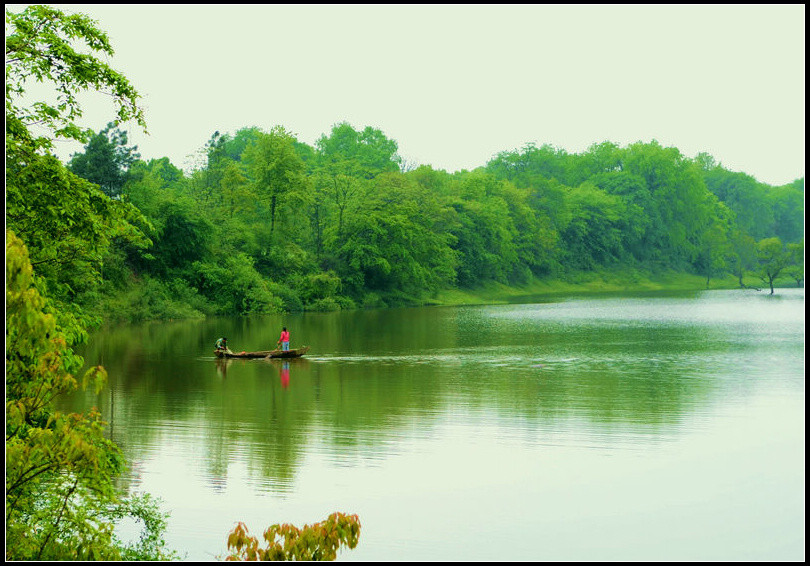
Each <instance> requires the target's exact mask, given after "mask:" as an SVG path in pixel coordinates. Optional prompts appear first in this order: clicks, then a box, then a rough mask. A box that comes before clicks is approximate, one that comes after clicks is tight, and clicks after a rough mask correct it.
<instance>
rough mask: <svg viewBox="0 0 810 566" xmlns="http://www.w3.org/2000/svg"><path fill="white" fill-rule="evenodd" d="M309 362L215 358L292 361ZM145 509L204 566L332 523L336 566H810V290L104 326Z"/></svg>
mask: <svg viewBox="0 0 810 566" xmlns="http://www.w3.org/2000/svg"><path fill="white" fill-rule="evenodd" d="M282 325H286V326H287V327H288V328H290V330H291V332H292V347H298V346H301V345H304V344H306V345H309V346H311V350H310V352H309V354H308V355H307V356H306V357H305V358H303V359H300V360H292V361H289V362H287V363H284V362H282V361H279V360H232V361H230V362H227V363H223V362H222V361H221V360H217V359H215V358H214V357H213V355H212V350H213V344H214V341H215V340H216V339H217V338H218V337H220V336H223V335H225V336H227V337H228V342H229V344H230V345H231V348H232V349H234V350H235V351H241V350H261V349H269V348H271V347H273V346H274V344H275V342H276V340H277V339H278V334H279V331H280V330H281V326H282ZM83 354H84V355H85V358H86V361H87V362H88V363H93V364H96V363H101V364H103V365H104V366H105V367H106V368H107V370H108V372H109V375H110V386H109V387H108V388H107V390H105V391H104V392H102V394H101V395H99V396H97V397H96V396H94V395H91V394H81V395H77V396H76V397H75V398H74V399H72V400H70V403H69V405H70V407H68V408H73V409H82V408H84V407H88V406H91V405H97V406H98V407H99V408H100V409H101V411H102V413H103V414H104V415H105V418H106V419H107V420H108V421H109V422H110V434H111V436H112V438H113V439H114V440H115V441H116V442H117V443H118V444H119V445H120V446H121V447H122V449H123V451H124V453H125V455H126V457H127V459H128V461H129V462H130V465H131V469H130V470H129V472H128V473H127V475H126V477H125V478H123V480H122V486H123V487H125V488H126V489H128V490H133V491H146V492H149V493H151V494H153V495H155V496H158V497H160V498H161V499H162V501H163V508H164V509H166V510H168V511H170V512H171V517H170V519H169V528H168V532H167V540H168V543H169V546H170V547H172V548H174V549H176V550H178V551H180V552H181V553H183V554H184V555H185V557H186V559H187V560H193V561H201V560H202V561H206V560H215V559H216V558H217V557H222V556H224V555H225V553H226V546H225V543H226V538H227V534H228V532H229V531H230V530H231V529H232V528H233V527H234V525H235V523H236V522H237V521H242V522H245V523H246V524H247V525H248V527H249V528H250V530H251V533H252V534H255V535H257V536H260V535H261V533H262V532H263V530H264V529H265V528H266V527H267V526H269V525H271V524H274V523H281V522H290V523H294V524H296V525H299V526H301V525H303V524H307V523H313V522H316V521H320V520H323V519H325V518H326V517H327V516H328V515H329V514H330V513H332V512H333V511H343V512H347V513H357V514H358V515H359V516H360V520H361V522H362V531H361V536H360V543H359V545H358V547H357V548H356V549H355V550H346V551H343V552H342V553H341V554H340V555H339V557H338V560H341V561H374V560H403V561H404V560H448V561H450V560H452V561H456V560H458V561H462V560H804V542H805V539H804V531H805V504H804V500H805V488H804V485H805V482H804V477H805V475H804V472H805V464H804V462H805V450H804V440H805V435H804V425H805V418H804V414H805V408H804V406H805V405H804V291H803V290H798V289H783V290H777V294H776V295H775V296H769V295H767V294H764V293H757V292H754V291H707V292H700V293H691V294H675V295H672V294H669V295H662V294H647V295H638V294H636V295H618V294H617V295H612V296H600V297H598V298H594V297H589V298H575V297H572V298H567V299H556V300H555V301H554V302H539V301H538V302H534V303H531V304H515V305H501V306H479V307H452V308H450V307H431V308H418V309H395V310H385V311H358V312H343V313H325V314H323V313H317V314H316V313H305V314H294V315H286V316H283V317H281V316H261V317H260V316H254V317H248V318H220V319H214V320H206V321H196V322H178V323H162V324H144V325H135V326H127V327H123V328H108V329H105V330H104V331H102V332H99V333H97V334H96V335H95V336H93V337H92V339H91V344H90V345H89V346H88V347H87V348H86V349H85V351H83Z"/></svg>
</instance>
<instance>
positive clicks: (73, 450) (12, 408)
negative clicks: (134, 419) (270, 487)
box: [5, 6, 173, 561]
mask: <svg viewBox="0 0 810 566" xmlns="http://www.w3.org/2000/svg"><path fill="white" fill-rule="evenodd" d="M75 43H80V44H83V45H81V46H79V47H78V48H77V47H76V46H75V45H74V44H75ZM88 50H89V51H90V52H91V54H88V53H86V51H88ZM97 52H101V53H102V54H104V55H112V49H111V48H110V45H109V42H108V40H107V36H106V35H105V34H104V33H103V32H101V31H100V30H98V29H97V28H96V26H95V22H93V20H91V19H89V18H88V17H87V16H84V15H66V14H64V13H62V12H61V11H59V10H56V9H53V8H50V7H47V6H28V7H27V8H25V9H24V10H23V11H22V12H21V13H10V12H9V11H8V10H6V183H7V185H6V191H7V208H6V222H7V227H8V228H11V230H9V231H7V232H6V295H7V296H6V299H7V300H6V385H7V387H6V416H7V418H6V521H5V524H6V559H7V560H74V561H75V560H90V559H96V560H98V559H117V560H121V559H130V560H134V559H155V560H161V559H170V558H172V557H173V555H172V554H171V553H166V552H165V551H164V549H163V545H162V540H161V538H160V537H161V535H162V530H163V529H164V527H165V522H164V521H163V517H161V516H160V515H159V514H158V513H157V512H156V510H155V509H154V508H151V509H148V510H146V511H145V512H144V509H146V508H145V507H142V506H139V504H138V503H137V502H136V501H135V500H134V499H132V498H130V499H128V500H122V499H121V498H120V496H119V494H118V493H117V490H116V489H115V484H114V483H113V480H114V477H115V475H116V473H117V472H118V471H119V470H120V469H121V464H122V460H121V456H120V452H119V451H118V449H117V447H116V446H115V445H114V444H112V443H111V442H109V441H107V440H105V439H104V436H103V423H102V422H101V421H100V418H99V416H98V415H97V414H95V413H91V414H88V415H78V414H77V415H62V414H60V413H59V412H58V411H56V410H55V408H54V399H55V398H56V397H57V396H59V395H60V394H63V393H65V392H68V391H70V390H71V389H72V388H74V387H75V384H76V380H75V378H74V377H73V373H74V372H75V371H76V370H77V369H79V368H81V366H82V365H83V360H82V359H81V358H80V357H79V356H76V355H75V353H74V352H73V350H72V348H73V347H74V346H75V345H76V344H79V343H81V342H83V341H84V340H86V338H87V326H86V322H87V321H86V319H83V318H82V316H81V312H80V309H79V308H78V306H77V305H76V304H75V303H73V301H72V299H73V295H74V294H75V289H73V288H72V287H74V286H75V285H76V281H75V277H76V272H77V271H78V272H80V273H83V274H85V275H87V276H88V278H89V279H92V278H93V275H94V272H97V270H98V268H99V266H98V265H97V262H98V261H99V260H100V258H101V257H103V254H104V251H105V248H107V247H108V245H109V242H110V240H111V239H112V238H115V237H118V236H119V235H124V236H127V237H129V238H131V240H132V241H139V240H140V241H141V242H143V239H144V237H143V234H141V233H140V232H139V231H138V230H137V229H136V228H135V227H134V226H133V225H132V224H131V223H130V222H129V220H131V219H132V217H133V216H134V215H135V214H136V213H137V211H136V210H135V209H134V207H132V206H131V205H128V204H126V203H123V202H121V201H113V200H111V199H110V198H109V197H107V196H106V195H104V194H103V193H102V192H101V191H100V190H99V189H98V188H97V187H96V186H94V185H92V184H91V183H89V182H87V181H85V180H83V179H81V178H79V177H77V176H76V175H74V174H73V173H71V172H70V171H68V170H67V169H66V168H65V167H64V166H63V165H62V164H61V163H60V162H59V160H57V159H56V158H55V157H54V156H52V155H50V154H49V148H51V147H52V139H53V137H63V138H64V137H67V138H73V139H77V140H80V141H86V140H87V139H88V137H87V136H88V134H89V132H88V131H86V130H83V129H82V128H80V127H79V126H77V125H76V123H75V120H76V119H77V118H78V117H80V116H81V108H80V107H79V105H78V101H77V98H76V95H77V94H78V92H80V91H83V90H86V89H96V90H101V91H106V90H107V89H109V91H110V92H111V94H112V97H113V101H114V102H115V103H116V105H117V107H118V117H119V119H128V118H134V119H136V120H137V121H138V122H139V123H142V122H143V116H142V110H141V109H140V107H139V106H138V102H137V101H138V98H139V95H138V93H137V92H136V91H135V90H134V89H133V88H132V86H131V85H130V84H129V82H128V81H127V80H126V79H125V78H124V77H123V76H122V75H120V74H118V73H117V72H115V71H113V70H112V69H111V68H110V67H109V66H108V65H107V64H106V63H104V62H102V61H101V60H100V59H99V58H98V57H97V56H96V55H95V53H97ZM29 79H35V80H39V81H42V82H46V83H48V82H50V83H51V84H52V86H54V88H55V90H56V92H57V95H58V98H59V100H58V102H57V103H56V104H49V103H48V102H45V101H39V102H33V103H30V104H27V103H26V100H25V99H24V97H23V95H24V94H25V91H26V82H27V81H28V80H29ZM35 124H36V125H38V126H41V127H44V128H45V134H44V135H42V136H39V137H36V136H35V135H33V134H32V133H31V132H30V131H29V127H34V125H35ZM17 230H19V232H20V235H19V237H18V236H17V235H15V233H14V232H15V231H17ZM54 250H55V251H54ZM29 253H30V254H31V255H30V256H29ZM29 258H33V259H34V265H33V266H32V262H31V261H30V260H29ZM66 259H68V260H71V259H72V260H73V261H74V265H73V266H72V267H71V266H68V265H66V264H65V261H66ZM83 264H84V265H83ZM68 267H71V268H70V269H68ZM42 291H45V292H47V293H53V294H54V295H56V296H57V298H59V299H60V300H59V301H55V300H54V297H52V296H46V295H43V292H42ZM89 377H90V378H91V379H92V380H93V381H95V382H96V383H101V382H103V377H104V371H103V368H94V369H93V370H92V371H91V372H90V374H89ZM136 508H137V509H136ZM138 509H140V510H138ZM122 516H130V517H132V518H134V519H145V521H146V522H147V529H148V531H149V533H147V536H146V537H145V539H142V540H145V541H147V544H146V545H145V546H140V547H139V548H135V549H133V548H127V546H126V545H123V544H121V542H120V541H119V540H117V539H116V537H115V536H114V531H113V523H114V521H115V520H116V519H118V518H121V517H122Z"/></svg>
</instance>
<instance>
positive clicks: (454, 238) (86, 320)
mask: <svg viewBox="0 0 810 566" xmlns="http://www.w3.org/2000/svg"><path fill="white" fill-rule="evenodd" d="M112 54H113V49H112V46H111V45H110V43H109V39H108V37H107V36H106V34H105V33H104V32H103V31H101V30H99V29H98V27H97V25H96V23H95V22H94V21H93V20H91V19H89V18H88V17H86V16H83V15H81V14H76V15H66V14H64V13H62V12H61V11H59V10H56V9H53V8H49V7H47V6H29V7H27V8H26V9H25V10H24V11H22V12H20V13H10V12H9V11H8V10H7V11H6V415H7V418H6V540H7V547H6V558H7V559H10V560H51V559H59V560H61V559H80V560H83V559H122V558H123V559H166V558H171V557H173V556H174V555H173V554H172V553H171V551H167V550H166V549H165V548H164V546H163V542H162V540H161V536H160V535H161V532H162V530H163V528H164V527H165V522H164V517H163V516H162V515H161V514H160V513H159V512H158V510H157V507H156V505H155V504H154V502H152V501H150V500H149V498H148V497H146V498H140V499H139V498H129V499H126V498H124V499H121V498H120V495H119V494H117V493H116V490H115V489H114V487H113V478H114V477H115V476H116V475H117V474H118V473H119V472H120V470H121V467H122V466H123V465H124V462H123V460H122V457H121V454H120V451H119V450H118V448H117V447H116V446H115V445H113V444H112V443H111V442H110V441H109V440H107V439H105V437H104V436H103V423H102V421H101V420H100V415H98V414H90V415H62V414H59V413H58V412H56V411H55V410H54V406H53V401H54V399H55V398H56V397H57V396H58V395H62V394H64V393H67V392H70V391H72V390H74V389H75V388H76V387H77V386H78V382H79V381H83V382H85V384H86V385H96V386H97V387H101V386H102V385H103V383H104V380H105V376H106V374H105V371H104V369H103V368H102V367H97V368H91V369H90V370H88V371H87V373H85V375H84V376H83V378H82V379H77V378H75V377H74V374H75V373H76V372H78V371H79V370H80V369H81V368H82V367H83V360H82V359H81V357H80V356H78V355H76V354H75V353H74V350H73V348H74V347H75V346H77V345H79V344H81V343H83V342H85V341H86V340H87V337H88V332H89V330H90V329H92V328H94V327H97V326H98V325H99V324H101V323H102V322H103V321H124V322H128V321H129V322H131V321H140V320H161V319H181V318H193V317H205V316H211V315H250V314H254V313H274V312H292V311H330V310H338V309H354V308H381V307H393V306H409V305H428V304H440V303H441V300H440V297H441V296H442V293H447V292H448V291H453V290H474V289H478V288H482V287H485V286H487V285H490V284H493V283H497V284H501V285H505V286H510V287H515V288H520V287H526V286H530V285H532V284H533V283H536V282H538V281H545V282H554V281H565V282H569V283H573V284H576V283H577V282H578V281H581V280H583V279H587V278H588V277H592V276H600V275H603V274H611V277H619V278H620V279H622V280H623V281H626V282H627V284H628V286H630V287H632V284H633V282H635V281H640V280H645V279H647V278H651V277H655V276H658V275H660V274H672V273H674V274H684V275H690V276H698V277H700V281H701V282H705V286H706V287H710V286H711V284H712V281H720V282H724V283H723V284H725V285H728V282H729V281H731V282H732V284H734V285H739V286H742V287H745V286H761V287H762V288H763V290H765V289H766V288H768V289H770V292H771V293H772V292H773V288H774V286H775V285H776V286H778V285H792V286H796V285H799V286H801V285H803V283H804V179H803V178H801V179H796V180H795V181H794V182H792V183H790V184H788V185H784V186H779V187H774V186H770V185H767V184H764V183H761V182H758V181H757V180H756V179H755V178H754V177H752V176H751V175H748V174H745V173H742V172H734V171H729V170H727V169H725V168H724V167H723V166H722V165H721V164H719V163H717V162H716V160H715V159H714V158H713V157H712V156H711V155H708V154H700V155H698V156H696V157H694V158H689V157H686V156H684V155H682V154H681V152H680V151H679V150H678V149H677V148H674V147H664V146H662V145H661V144H659V143H658V142H657V141H655V140H651V141H648V142H642V141H639V142H637V143H633V144H630V145H627V146H619V145H617V144H615V143H612V142H609V141H603V142H598V141H597V142H596V143H594V144H593V145H592V146H591V147H590V148H589V149H588V150H587V151H585V152H583V153H579V154H577V153H568V152H566V151H564V150H561V149H557V148H554V147H553V146H551V145H543V146H539V147H538V146H537V145H532V144H529V145H526V146H524V147H522V148H520V149H512V150H504V151H503V152H501V153H499V154H498V155H497V156H495V157H494V158H493V159H491V160H490V161H489V162H487V163H483V164H481V166H480V167H477V168H476V169H474V170H472V171H466V170H465V171H459V172H454V173H448V172H446V171H443V170H436V169H434V168H432V167H431V166H429V165H423V166H419V167H411V166H408V165H407V163H406V162H405V161H404V160H403V159H402V158H401V157H400V156H399V154H398V145H397V142H396V140H395V139H394V138H392V137H389V136H388V134H387V133H384V132H382V131H381V130H380V129H378V128H375V127H371V126H364V127H356V126H354V125H352V124H349V123H346V122H340V123H336V124H335V125H334V126H332V128H331V131H329V132H326V133H324V134H323V135H322V136H321V137H320V138H319V139H318V140H317V141H316V142H315V144H314V145H308V144H306V143H303V142H301V141H299V140H298V139H297V138H296V136H295V135H294V134H292V133H291V132H290V130H288V129H287V128H286V127H284V126H281V125H279V126H276V127H274V128H272V129H271V130H269V131H265V130H262V129H260V128H257V127H253V126H246V127H244V128H242V129H240V130H238V131H236V132H229V133H220V132H213V134H212V135H211V137H210V139H208V140H201V144H200V145H201V152H202V154H203V158H204V159H203V160H202V162H201V165H200V166H199V167H198V168H197V169H196V170H194V171H191V172H184V171H182V170H181V169H179V168H178V167H177V166H176V165H174V164H172V163H171V162H170V160H169V159H168V158H161V159H151V160H148V161H144V160H142V159H140V155H139V154H138V150H137V147H134V146H130V145H129V144H128V138H127V132H126V131H125V130H122V129H120V125H121V124H123V123H127V122H130V123H133V122H134V123H135V124H137V125H138V126H139V127H143V128H146V125H147V117H146V116H145V115H144V111H143V108H142V107H141V106H140V102H139V101H140V94H139V93H138V91H137V90H136V88H135V87H134V86H133V85H132V84H131V83H130V82H129V80H128V79H127V78H126V77H124V76H123V75H121V74H120V73H118V72H117V71H115V70H114V69H112V68H111V67H110V66H109V65H108V64H107V63H105V62H104V61H105V60H107V58H108V57H109V56H111V55H112ZM33 82H39V83H44V84H47V85H49V86H51V87H52V88H53V92H54V94H55V100H51V101H40V100H35V101H32V100H30V97H27V96H26V95H27V94H28V86H29V85H30V84H31V83H33ZM88 90H89V91H97V92H102V93H106V94H108V95H109V97H110V99H111V100H112V101H113V102H114V104H115V108H116V113H115V115H113V116H110V119H109V122H108V123H107V124H100V125H99V129H98V131H94V130H89V129H87V128H82V127H80V126H79V125H78V123H79V121H80V118H81V116H82V109H81V105H80V104H79V102H78V97H77V95H78V94H79V93H81V92H84V91H88ZM60 138H62V139H72V140H78V141H80V142H81V143H82V144H84V149H83V151H81V152H78V153H76V154H74V155H73V156H72V157H71V158H70V159H69V160H68V161H67V162H66V163H64V162H62V161H60V160H59V159H58V158H57V157H55V156H54V154H53V144H54V141H55V140H57V139H60ZM122 516H132V517H135V518H137V519H139V520H142V521H143V522H144V524H145V525H146V527H145V534H144V535H143V537H142V538H141V539H140V540H139V541H136V542H135V543H132V544H131V545H126V544H124V543H122V542H121V541H119V540H117V539H116V537H115V534H114V532H113V530H112V527H111V525H112V522H113V521H114V520H116V519H119V518H121V517H122ZM34 526H36V527H34Z"/></svg>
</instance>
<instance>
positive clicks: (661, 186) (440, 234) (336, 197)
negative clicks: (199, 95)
mask: <svg viewBox="0 0 810 566" xmlns="http://www.w3.org/2000/svg"><path fill="white" fill-rule="evenodd" d="M202 151H203V152H204V157H205V160H204V165H202V166H201V167H199V168H198V169H197V170H195V171H193V172H191V173H190V174H186V173H184V172H183V171H181V170H180V169H179V168H178V167H177V166H175V165H174V164H172V163H171V162H170V161H169V160H168V158H165V157H164V158H161V159H151V160H149V161H143V160H140V159H139V155H138V153H137V148H136V147H133V146H128V145H127V133H126V131H121V130H119V129H117V128H116V127H115V125H114V123H112V122H111V123H110V124H108V125H107V126H105V127H104V128H103V129H101V130H100V131H99V132H98V133H93V134H92V137H91V138H90V139H89V141H88V143H87V144H86V146H85V148H84V151H83V152H80V153H77V154H74V155H73V156H72V158H71V159H70V161H69V162H68V163H67V164H66V171H64V173H63V175H64V182H65V184H66V188H67V187H69V192H67V194H70V193H73V194H76V197H78V196H79V195H81V198H76V197H74V198H72V199H71V202H69V203H63V204H62V206H63V207H64V208H63V210H64V211H65V212H68V213H72V214H76V215H82V216H85V217H92V216H93V215H104V214H105V213H104V211H103V207H115V208H117V209H121V210H124V208H123V207H124V206H126V207H127V208H126V210H127V214H128V216H126V217H122V219H121V222H122V225H121V227H120V230H121V231H122V233H121V234H120V235H117V236H116V237H113V238H111V240H110V242H109V246H107V247H106V248H105V249H104V251H103V253H97V252H98V250H89V249H87V248H86V247H84V242H82V241H81V240H78V239H76V238H75V236H74V235H73V234H72V233H71V232H70V231H64V230H58V226H56V225H55V226H53V231H51V232H49V233H44V232H42V231H41V225H40V220H41V219H42V218H43V217H44V216H45V215H46V214H47V213H46V212H45V211H43V210H42V208H43V207H46V206H51V203H52V201H53V197H54V194H53V189H54V187H53V186H46V185H38V186H37V190H38V191H42V192H41V193H40V194H33V193H32V192H31V190H30V189H28V190H26V191H22V190H21V191H20V192H19V193H18V192H16V191H14V192H12V191H9V193H8V205H9V206H8V209H7V221H8V226H9V228H11V229H13V230H14V231H15V232H16V233H17V235H18V236H19V237H21V238H23V240H24V241H25V242H26V244H27V245H28V246H29V251H30V253H32V255H33V256H34V258H35V261H37V262H40V263H41V264H43V265H45V264H48V263H50V262H51V260H50V258H52V257H53V258H54V261H55V262H58V265H60V266H64V267H68V266H69V269H61V268H60V267H57V266H56V265H54V268H55V269H54V270H53V271H52V276H53V279H54V280H57V281H59V282H60V283H61V285H60V288H59V290H58V292H60V293H63V296H64V299H65V300H69V301H70V302H75V303H77V304H79V305H81V306H82V307H83V308H85V309H86V310H88V311H89V312H92V313H93V314H95V315H99V316H103V317H104V318H107V319H110V318H113V317H115V318H118V319H123V320H142V319H161V318H186V317H199V316H206V315H215V314H244V315H247V314H251V313H267V312H289V311H302V310H321V311H322V310H336V309H349V308H368V307H386V306H403V305H420V304H431V302H433V301H435V298H436V296H437V295H438V294H439V293H440V292H442V291H444V290H447V289H454V288H460V289H475V288H478V287H480V286H482V285H485V284H487V283H489V282H498V283H502V284H504V285H508V286H524V285H527V284H529V283H531V282H532V281H536V280H573V281H576V279H577V277H579V276H581V275H582V274H587V273H597V274H598V273H601V272H612V273H622V274H624V275H625V276H626V278H627V279H628V280H629V281H632V279H633V278H634V277H644V276H650V275H655V274H656V273H662V272H678V273H688V274H694V275H700V276H701V277H702V278H704V279H705V281H706V286H707V287H708V286H710V284H711V281H712V280H713V279H724V278H726V277H728V276H729V275H733V276H734V278H736V280H737V281H738V283H739V284H740V285H741V286H743V285H745V284H746V283H745V282H749V283H750V281H751V280H752V279H751V278H753V280H754V281H756V282H759V283H760V284H761V285H762V286H764V287H771V288H772V286H773V285H774V284H775V283H777V282H781V283H783V284H792V285H796V284H797V283H801V281H802V279H803V265H802V262H803V248H802V243H803V236H804V181H803V179H797V180H796V181H795V182H793V183H791V184H789V185H785V186H781V187H773V186H769V185H766V184H763V183H760V182H757V180H756V179H755V178H753V177H752V176H750V175H747V174H745V173H741V172H732V171H729V170H727V169H725V168H723V167H722V166H721V165H719V164H718V163H716V162H715V160H714V158H713V157H712V156H710V155H707V154H700V155H698V156H697V157H695V158H687V157H685V156H684V155H682V154H681V153H680V151H679V150H678V149H677V148H674V147H663V146H661V145H660V144H659V143H657V142H656V141H655V140H653V141H650V142H638V143H634V144H630V145H628V146H626V147H620V146H618V145H617V144H614V143H611V142H601V143H595V144H593V145H592V146H591V147H590V148H589V149H588V150H587V151H585V152H583V153H580V154H576V153H568V152H566V151H564V150H561V149H555V148H553V147H552V146H550V145H543V146H541V147H538V146H536V145H532V144H529V145H526V146H525V147H523V148H521V149H518V150H511V151H503V152H501V153H499V154H498V155H497V156H495V157H494V158H493V159H492V160H490V161H489V162H487V163H486V164H482V165H481V166H480V167H478V168H476V169H474V170H472V171H466V170H465V171H460V172H455V173H452V174H451V173H448V172H446V171H443V170H435V169H433V168H432V167H430V166H428V165H423V166H420V167H416V168H413V169H409V168H407V167H405V166H404V165H403V160H402V159H401V158H400V156H399V155H398V154H397V142H396V140H394V139H392V138H389V137H388V136H387V135H386V134H385V133H384V132H382V131H380V130H379V129H376V128H373V127H370V126H367V127H364V128H362V129H360V128H355V127H354V126H352V125H351V124H348V123H345V122H341V123H338V124H336V125H334V126H333V127H332V129H331V131H330V132H328V133H325V134H323V135H322V136H321V137H320V138H319V139H318V140H317V142H316V143H315V145H314V146H310V145H308V144H306V143H303V142H300V141H298V140H297V139H296V137H295V136H294V135H293V134H291V133H290V132H289V131H288V130H287V129H285V128H284V127H283V126H277V127H275V128H273V129H271V130H270V131H264V130H262V129H260V128H257V127H245V128H242V129H240V130H239V131H237V132H234V133H225V134H221V133H219V132H215V133H214V134H213V135H212V136H211V138H210V139H209V140H208V141H207V142H206V143H205V146H204V148H203V149H202ZM54 166H58V165H54ZM12 183H13V184H14V186H16V184H17V181H16V178H12V177H11V175H10V176H9V185H10V186H11V185H12ZM77 191H78V194H77V193H76V192H77ZM60 194H62V195H63V196H64V195H65V194H66V191H60ZM80 202H81V203H90V206H91V208H90V209H89V210H81V209H78V208H77V209H76V210H73V211H72V212H70V211H69V209H70V207H74V206H77V205H78V204H79V203H80ZM46 203H47V204H46ZM94 203H95V204H94ZM99 207H102V208H99ZM53 221H54V222H55V223H56V224H58V223H59V222H60V219H59V218H58V216H57V217H54V218H53ZM35 227H36V229H34V228H35ZM43 237H44V239H42V238H43ZM57 250H58V251H57ZM56 256H60V257H62V258H64V257H69V258H70V262H69V263H66V262H64V261H62V260H59V259H57V258H56ZM49 275H50V273H49ZM54 291H56V289H54Z"/></svg>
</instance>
